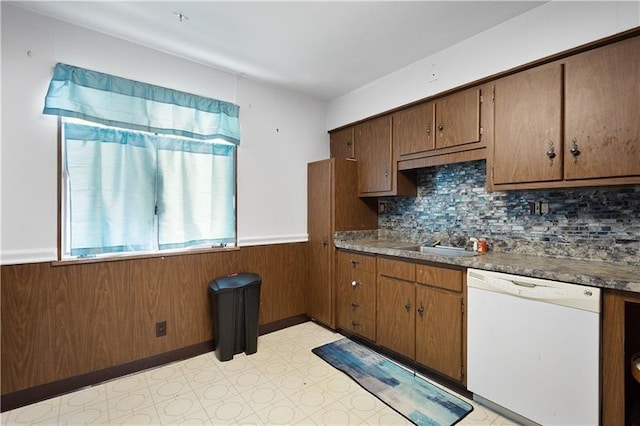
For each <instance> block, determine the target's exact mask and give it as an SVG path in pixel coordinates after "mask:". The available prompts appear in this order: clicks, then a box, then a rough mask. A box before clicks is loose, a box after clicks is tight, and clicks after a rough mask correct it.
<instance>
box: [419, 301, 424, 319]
mask: <svg viewBox="0 0 640 426" xmlns="http://www.w3.org/2000/svg"><path fill="white" fill-rule="evenodd" d="M418 315H420V318H422V317H423V316H424V306H423V305H422V302H420V307H419V308H418Z"/></svg>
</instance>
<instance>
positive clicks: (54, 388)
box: [0, 315, 309, 412]
mask: <svg viewBox="0 0 640 426" xmlns="http://www.w3.org/2000/svg"><path fill="white" fill-rule="evenodd" d="M306 321H309V317H307V316H306V315H296V316H294V317H290V318H285V319H283V320H279V321H274V322H272V323H269V324H263V325H260V326H259V327H258V334H260V335H263V334H268V333H272V332H274V331H277V330H281V329H283V328H287V327H291V326H293V325H297V324H301V323H303V322H306ZM214 348H215V346H214V341H213V340H209V341H206V342H202V343H198V344H195V345H191V346H187V347H184V348H180V349H176V350H174V351H171V352H165V353H163V354H159V355H154V356H152V357H148V358H143V359H139V360H136V361H131V362H128V363H126V364H121V365H116V366H114V367H109V368H105V369H103V370H98V371H92V372H90V373H86V374H81V375H79V376H74V377H70V378H68V379H63V380H57V381H55V382H51V383H45V384H43V385H38V386H34V387H32V388H29V389H23V390H20V391H17V392H13V393H9V394H6V395H2V397H1V398H0V412H5V411H9V410H14V409H16V408H20V407H24V406H25V405H29V404H34V403H36V402H40V401H44V400H45V399H49V398H53V397H56V396H60V395H64V394H66V393H69V392H73V391H76V390H78V389H81V388H84V387H87V386H92V385H97V384H99V383H102V382H106V381H108V380H112V379H116V378H118V377H122V376H126V375H128V374H133V373H136V372H139V371H143V370H147V369H149V368H153V367H159V366H161V365H164V364H169V363H172V362H176V361H180V360H183V359H188V358H192V357H194V356H198V355H202V354H204V353H207V352H211V351H213V350H214Z"/></svg>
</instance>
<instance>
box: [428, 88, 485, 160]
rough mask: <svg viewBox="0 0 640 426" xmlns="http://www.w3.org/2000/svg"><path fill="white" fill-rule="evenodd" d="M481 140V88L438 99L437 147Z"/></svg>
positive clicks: (447, 146)
mask: <svg viewBox="0 0 640 426" xmlns="http://www.w3.org/2000/svg"><path fill="white" fill-rule="evenodd" d="M475 142H480V89H479V88H472V89H467V90H463V91H462V92H457V93H454V94H452V95H449V96H445V97H444V98H441V99H438V100H436V148H437V149H440V148H449V147H452V146H458V145H466V144H470V143H475Z"/></svg>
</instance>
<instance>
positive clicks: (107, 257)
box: [52, 116, 240, 265]
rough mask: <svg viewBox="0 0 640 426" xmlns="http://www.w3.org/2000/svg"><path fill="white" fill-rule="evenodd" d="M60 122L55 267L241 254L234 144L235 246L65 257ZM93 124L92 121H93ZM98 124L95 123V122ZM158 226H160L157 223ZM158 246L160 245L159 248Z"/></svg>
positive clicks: (59, 131)
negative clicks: (230, 253)
mask: <svg viewBox="0 0 640 426" xmlns="http://www.w3.org/2000/svg"><path fill="white" fill-rule="evenodd" d="M57 121H58V123H57V126H58V128H57V140H58V143H57V195H58V197H57V199H58V200H57V209H56V210H57V225H58V226H57V228H58V229H57V252H58V255H57V260H56V261H54V262H52V263H53V264H54V265H56V264H65V265H67V264H73V263H97V262H110V261H118V260H130V259H146V258H157V257H160V258H164V257H165V256H180V255H186V254H197V253H212V252H221V251H222V252H226V251H237V250H239V249H240V247H239V245H238V151H239V150H238V146H237V145H235V144H232V145H233V147H232V149H233V153H234V154H233V197H234V233H235V244H234V245H230V246H224V247H202V246H194V247H185V248H177V249H165V250H160V249H159V248H156V250H155V251H145V252H140V251H138V252H122V253H105V254H99V255H95V256H91V257H78V256H76V257H65V256H64V249H65V246H64V233H65V232H67V229H66V224H65V220H66V217H65V214H64V211H63V209H64V208H66V206H65V202H66V200H65V196H64V194H65V189H64V186H65V179H64V177H63V173H64V171H65V168H64V164H63V161H64V151H63V148H64V145H63V144H64V141H63V137H64V135H63V126H64V120H63V118H62V117H61V116H58V120H57ZM70 121H72V120H70ZM89 123H91V122H89ZM93 124H95V123H93ZM154 221H155V222H157V221H158V217H157V215H156V216H155V217H154ZM156 227H157V223H156ZM157 236H158V235H157V232H156V233H155V237H156V238H157ZM156 247H157V246H156Z"/></svg>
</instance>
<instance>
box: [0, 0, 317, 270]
mask: <svg viewBox="0 0 640 426" xmlns="http://www.w3.org/2000/svg"><path fill="white" fill-rule="evenodd" d="M1 7H2V12H1V13H2V131H1V135H2V141H1V145H0V147H1V155H0V156H1V167H2V169H1V198H0V199H1V202H2V204H1V205H0V208H1V230H2V235H1V250H2V252H1V261H2V263H3V264H7V263H25V262H36V261H47V260H54V259H56V258H57V248H56V245H57V243H56V241H57V240H56V239H57V192H56V191H57V137H56V132H57V119H56V117H53V116H45V115H43V114H42V108H43V101H44V96H45V94H46V91H47V87H48V84H49V81H50V79H51V75H52V72H53V67H54V65H55V63H56V62H65V63H68V64H71V65H77V66H80V67H84V68H89V69H94V70H97V71H101V72H105V73H110V74H114V75H118V76H121V77H126V78H130V79H134V80H139V81H144V82H147V83H152V84H156V85H160V86H165V87H169V88H172V89H177V90H182V91H185V92H190V93H195V94H199V95H202V96H208V97H212V98H216V99H221V100H225V101H230V102H234V103H237V104H238V105H240V114H241V126H242V128H241V130H242V136H241V138H242V141H241V145H240V147H239V148H238V239H239V243H240V244H241V245H251V244H266V243H271V242H287V241H304V240H306V238H307V223H306V217H307V210H306V204H307V203H306V164H307V163H308V162H310V161H315V160H318V159H322V158H326V157H328V155H329V148H328V137H327V134H326V130H325V124H326V117H325V106H326V105H325V103H324V102H321V101H318V100H315V99H312V98H309V97H306V96H303V95H300V94H297V93H293V92H290V91H286V90H283V89H280V88H276V87H271V86H268V85H265V84H262V83H258V82H255V81H251V80H248V79H244V78H238V77H236V76H234V75H231V74H228V73H225V72H221V71H218V70H215V69H213V68H210V67H207V66H204V65H200V64H196V63H193V62H189V61H186V60H183V59H180V58H177V57H174V56H170V55H167V54H164V53H161V52H159V51H156V50H152V49H149V48H146V47H143V46H139V45H136V44H132V43H129V42H126V41H123V40H120V39H116V38H113V37H109V36H106V35H104V34H100V33H97V32H93V31H89V30H86V29H83V28H80V27H77V26H73V25H69V24H67V23H64V22H61V21H58V20H54V19H51V18H48V17H44V16H42V15H38V14H35V13H32V12H28V11H25V10H23V9H21V8H18V7H15V6H12V5H8V4H6V3H4V2H3V3H2V4H1ZM276 129H279V131H276Z"/></svg>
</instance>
